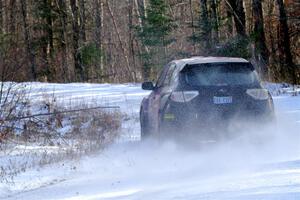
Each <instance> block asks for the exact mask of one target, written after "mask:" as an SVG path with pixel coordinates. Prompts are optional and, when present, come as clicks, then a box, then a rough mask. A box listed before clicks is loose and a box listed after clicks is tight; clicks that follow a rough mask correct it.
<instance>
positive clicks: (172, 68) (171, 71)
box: [164, 63, 176, 86]
mask: <svg viewBox="0 0 300 200" xmlns="http://www.w3.org/2000/svg"><path fill="white" fill-rule="evenodd" d="M175 68H176V64H175V63H171V65H170V67H169V70H168V72H167V75H166V78H165V80H164V86H168V85H170V83H171V79H172V77H173V74H174V71H175Z"/></svg>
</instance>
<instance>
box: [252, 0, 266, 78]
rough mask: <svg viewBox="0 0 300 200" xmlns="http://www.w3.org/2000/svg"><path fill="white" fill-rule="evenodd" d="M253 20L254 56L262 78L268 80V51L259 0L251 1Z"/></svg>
mask: <svg viewBox="0 0 300 200" xmlns="http://www.w3.org/2000/svg"><path fill="white" fill-rule="evenodd" d="M252 8H253V19H254V30H253V33H254V34H253V35H254V54H255V55H254V56H255V60H256V61H257V64H258V69H259V71H260V73H261V75H262V77H263V78H268V68H267V67H268V64H269V51H268V48H267V46H266V37H265V30H264V17H263V11H262V3H261V1H260V0H253V1H252Z"/></svg>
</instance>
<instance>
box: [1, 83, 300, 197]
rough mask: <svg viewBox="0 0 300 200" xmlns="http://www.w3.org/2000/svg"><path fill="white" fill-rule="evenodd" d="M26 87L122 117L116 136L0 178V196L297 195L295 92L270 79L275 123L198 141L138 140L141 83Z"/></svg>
mask: <svg viewBox="0 0 300 200" xmlns="http://www.w3.org/2000/svg"><path fill="white" fill-rule="evenodd" d="M30 87H31V98H34V99H35V100H37V101H38V100H39V99H41V98H42V96H43V95H45V93H48V94H49V95H55V96H56V98H57V101H59V102H61V103H63V104H72V103H74V102H70V99H72V101H82V100H84V101H86V102H89V103H91V106H92V105H93V102H97V103H99V102H101V104H103V105H108V106H120V108H121V111H122V112H126V113H127V114H128V120H126V121H125V123H124V125H123V134H122V138H121V140H120V141H121V142H119V143H117V144H115V145H113V146H112V147H110V148H109V149H107V150H105V151H104V152H102V153H101V154H99V155H93V156H89V157H86V158H84V159H82V160H80V161H77V162H76V161H72V162H66V163H60V164H53V165H49V166H47V167H43V168H38V169H33V170H30V171H26V172H25V173H22V174H20V175H18V176H17V177H16V178H15V179H14V184H6V183H0V199H30V200H31V199H61V200H77V199H78V200H81V199H87V200H94V199H95V200H96V199H110V200H111V199H137V200H139V199H149V200H152V199H188V200H190V199H191V200H193V199H195V200H196V199H197V200H198V199H247V200H249V199H251V200H252V199H253V200H256V199H276V200H277V199H295V200H296V199H297V200H298V199H300V131H299V130H300V96H291V94H290V93H289V92H279V93H280V94H279V93H276V92H274V91H275V90H276V89H274V87H275V86H274V85H269V86H268V87H269V88H270V90H273V94H274V95H275V96H274V103H275V108H276V113H277V117H278V124H277V125H273V126H271V127H266V128H264V129H263V130H262V129H260V130H255V127H254V128H253V130H249V131H248V133H247V134H246V136H245V137H243V138H239V139H237V140H233V141H229V142H226V143H223V144H218V145H216V146H214V145H212V146H209V147H206V148H202V149H199V148H195V147H190V148H189V147H186V146H181V145H178V144H176V143H173V142H168V141H166V142H165V143H163V144H157V143H156V142H151V141H149V142H146V143H140V142H138V141H137V140H138V138H139V124H138V111H139V105H140V102H141V100H142V98H143V97H144V96H145V95H147V94H148V93H149V92H146V91H142V90H141V89H140V85H139V84H123V85H120V84H119V85H118V84H66V85H62V84H31V85H30ZM276 87H277V86H276ZM41 88H42V89H41ZM75 103H76V102H75ZM257 135H260V137H262V138H264V139H265V142H263V143H261V142H257V141H256V139H255V138H257V137H256V136H257Z"/></svg>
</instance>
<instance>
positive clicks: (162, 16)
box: [137, 0, 175, 79]
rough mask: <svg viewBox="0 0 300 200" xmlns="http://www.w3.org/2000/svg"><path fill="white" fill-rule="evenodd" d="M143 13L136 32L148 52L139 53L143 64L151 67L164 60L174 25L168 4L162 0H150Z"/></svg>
mask: <svg viewBox="0 0 300 200" xmlns="http://www.w3.org/2000/svg"><path fill="white" fill-rule="evenodd" d="M145 13H146V14H145V16H141V18H142V21H143V25H142V26H141V27H137V33H138V37H139V39H140V42H141V43H142V45H143V46H144V47H147V48H149V51H148V52H146V51H144V52H143V53H142V55H141V56H142V60H143V65H144V67H145V68H152V67H153V66H161V65H162V64H163V63H165V62H166V60H167V56H168V52H167V46H168V45H169V44H171V43H172V42H173V41H174V40H173V38H171V37H170V34H171V32H172V30H173V29H174V28H175V25H174V21H173V20H172V18H171V17H170V16H168V5H167V3H166V2H165V1H164V0H150V1H149V5H148V6H147V8H146V9H145ZM147 78H148V77H147ZM147 78H146V79H147ZM144 79H145V77H144Z"/></svg>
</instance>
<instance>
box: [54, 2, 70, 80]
mask: <svg viewBox="0 0 300 200" xmlns="http://www.w3.org/2000/svg"><path fill="white" fill-rule="evenodd" d="M57 7H58V13H59V26H60V31H59V44H60V48H61V62H62V63H61V64H62V66H61V68H62V80H63V81H66V82H67V81H70V80H71V79H70V78H71V77H70V74H69V69H68V55H67V38H66V32H67V7H66V1H65V0H58V1H57Z"/></svg>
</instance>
